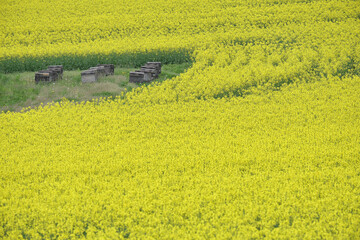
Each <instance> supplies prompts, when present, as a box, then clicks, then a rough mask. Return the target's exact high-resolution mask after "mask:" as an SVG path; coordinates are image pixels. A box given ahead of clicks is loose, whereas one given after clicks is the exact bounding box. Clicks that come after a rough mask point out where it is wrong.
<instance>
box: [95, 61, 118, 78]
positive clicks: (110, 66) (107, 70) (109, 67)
mask: <svg viewBox="0 0 360 240" xmlns="http://www.w3.org/2000/svg"><path fill="white" fill-rule="evenodd" d="M101 66H103V67H104V68H105V75H106V76H109V75H114V69H115V66H114V64H98V65H97V67H101Z"/></svg>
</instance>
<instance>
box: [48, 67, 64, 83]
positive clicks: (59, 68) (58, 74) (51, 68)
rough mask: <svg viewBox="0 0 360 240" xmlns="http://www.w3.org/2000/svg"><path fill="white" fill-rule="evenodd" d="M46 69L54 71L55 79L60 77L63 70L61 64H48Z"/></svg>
mask: <svg viewBox="0 0 360 240" xmlns="http://www.w3.org/2000/svg"><path fill="white" fill-rule="evenodd" d="M48 70H51V71H53V72H55V73H56V79H55V80H58V79H62V77H63V71H64V70H63V66H62V65H50V66H49V67H48Z"/></svg>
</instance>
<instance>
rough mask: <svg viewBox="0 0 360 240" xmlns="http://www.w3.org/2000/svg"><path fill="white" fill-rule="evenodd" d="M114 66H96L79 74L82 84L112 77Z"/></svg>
mask: <svg viewBox="0 0 360 240" xmlns="http://www.w3.org/2000/svg"><path fill="white" fill-rule="evenodd" d="M114 68H115V67H114V64H98V65H97V66H96V67H91V68H89V69H88V70H85V71H83V72H81V81H82V82H83V83H90V82H96V81H97V80H98V79H99V78H100V77H104V76H108V75H114Z"/></svg>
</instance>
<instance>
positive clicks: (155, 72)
mask: <svg viewBox="0 0 360 240" xmlns="http://www.w3.org/2000/svg"><path fill="white" fill-rule="evenodd" d="M140 71H141V72H150V73H151V74H152V77H153V78H154V79H155V78H157V77H158V76H159V72H158V70H157V69H156V68H155V67H150V66H149V67H147V66H142V67H141V68H140Z"/></svg>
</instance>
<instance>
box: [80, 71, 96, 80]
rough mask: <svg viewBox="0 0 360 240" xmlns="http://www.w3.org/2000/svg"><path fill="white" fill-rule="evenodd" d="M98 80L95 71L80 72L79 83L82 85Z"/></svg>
mask: <svg viewBox="0 0 360 240" xmlns="http://www.w3.org/2000/svg"><path fill="white" fill-rule="evenodd" d="M97 80H98V73H97V71H96V70H91V69H89V70H85V71H83V72H81V82H82V83H92V82H96V81H97Z"/></svg>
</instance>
